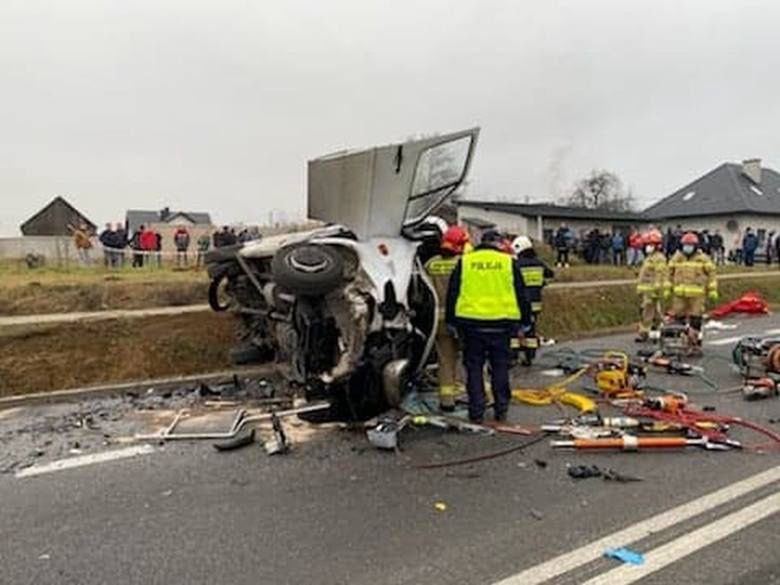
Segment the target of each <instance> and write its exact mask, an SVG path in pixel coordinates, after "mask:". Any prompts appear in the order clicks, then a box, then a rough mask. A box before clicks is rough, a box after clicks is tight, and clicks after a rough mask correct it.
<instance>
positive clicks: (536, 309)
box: [531, 301, 542, 313]
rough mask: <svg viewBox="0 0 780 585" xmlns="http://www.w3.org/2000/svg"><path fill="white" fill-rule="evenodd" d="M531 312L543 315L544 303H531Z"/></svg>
mask: <svg viewBox="0 0 780 585" xmlns="http://www.w3.org/2000/svg"><path fill="white" fill-rule="evenodd" d="M531 312H533V313H541V312H542V301H538V302H533V303H531Z"/></svg>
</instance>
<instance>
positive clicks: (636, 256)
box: [626, 228, 644, 266]
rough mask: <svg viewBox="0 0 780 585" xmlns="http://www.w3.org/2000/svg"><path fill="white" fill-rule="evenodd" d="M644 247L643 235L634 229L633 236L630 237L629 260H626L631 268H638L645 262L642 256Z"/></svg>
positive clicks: (632, 230)
mask: <svg viewBox="0 0 780 585" xmlns="http://www.w3.org/2000/svg"><path fill="white" fill-rule="evenodd" d="M643 245H644V240H643V238H642V234H640V233H639V230H637V229H636V228H632V229H631V234H629V236H628V258H627V259H626V260H627V264H628V265H629V266H638V265H640V264H641V263H642V261H643V260H644V257H643V256H644V255H643V254H642V246H643Z"/></svg>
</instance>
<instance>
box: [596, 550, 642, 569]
mask: <svg viewBox="0 0 780 585" xmlns="http://www.w3.org/2000/svg"><path fill="white" fill-rule="evenodd" d="M604 556H605V557H607V558H608V559H615V560H617V561H621V562H623V563H626V564H629V565H642V564H644V562H645V556H644V555H643V554H642V553H639V552H636V551H634V550H631V549H630V548H608V549H607V550H605V551H604Z"/></svg>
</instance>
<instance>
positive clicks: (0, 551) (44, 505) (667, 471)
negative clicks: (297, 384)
mask: <svg viewBox="0 0 780 585" xmlns="http://www.w3.org/2000/svg"><path fill="white" fill-rule="evenodd" d="M774 330H777V332H779V333H780V319H778V318H775V317H762V318H756V319H749V320H743V321H741V322H740V324H739V327H738V329H737V330H735V331H722V332H713V333H710V334H708V340H707V343H708V344H709V345H708V346H707V352H706V357H705V358H704V360H702V362H701V363H702V364H703V365H704V366H705V367H706V369H707V372H708V375H709V376H711V377H712V378H713V379H714V380H715V381H716V382H717V384H718V385H719V386H721V387H722V388H728V387H734V386H736V385H737V384H738V383H739V378H738V377H737V376H736V374H734V373H733V372H731V371H730V368H729V366H728V363H727V359H726V358H727V356H728V354H729V352H730V350H731V347H732V345H733V343H731V342H729V341H728V340H729V339H731V338H734V337H737V336H740V335H744V334H748V333H759V332H766V331H774ZM719 339H720V340H724V339H725V340H727V341H725V342H718V340H719ZM713 342H714V343H715V344H714V345H712V343H713ZM567 347H576V348H583V347H602V348H620V347H624V348H630V349H631V350H632V351H633V350H634V347H633V344H632V343H631V342H630V338H629V337H628V336H615V337H609V338H600V339H596V340H586V341H582V342H579V343H576V344H570V345H567ZM560 349H561V348H553V349H550V350H547V351H546V354H547V357H545V355H542V356H541V359H540V362H541V363H540V364H539V366H538V367H535V368H534V371H533V373H530V374H529V373H526V372H523V373H522V375H521V376H519V377H518V384H523V385H525V384H528V385H532V384H534V383H537V382H539V381H540V380H544V379H550V378H546V377H545V376H544V375H542V373H541V372H542V371H543V370H544V369H546V368H549V367H550V363H551V362H552V361H554V360H552V359H551V357H550V355H551V352H557V351H558V350H560ZM651 382H652V383H653V384H656V385H663V386H666V387H669V388H676V389H686V390H689V391H691V393H692V396H693V397H694V398H695V400H696V402H697V403H698V404H700V405H711V406H715V407H716V408H717V410H718V412H722V413H731V414H738V415H742V416H745V417H747V418H750V419H751V420H753V421H756V422H759V423H762V424H768V422H767V421H768V419H769V418H774V417H780V400H778V399H772V400H768V401H764V402H755V403H746V402H744V401H743V400H742V399H741V397H740V396H739V395H738V394H734V393H722V394H718V395H715V394H714V393H713V391H712V390H711V389H708V388H707V387H706V386H704V385H702V384H701V382H700V381H698V380H693V379H683V378H679V377H670V376H666V375H654V376H653V377H652V379H651ZM693 393H695V395H694V394H693ZM27 415H29V413H28V414H27ZM27 415H25V414H22V415H19V416H27ZM511 416H512V418H513V420H515V421H516V422H522V423H528V424H533V423H535V422H542V421H545V420H549V419H551V418H555V417H556V416H557V412H556V411H555V410H554V409H552V408H533V407H526V406H514V407H513V410H512V414H511ZM11 418H13V417H12V416H8V417H6V418H5V419H3V418H0V429H2V425H4V424H10V423H9V420H10V419H11ZM774 429H775V430H780V425H774ZM406 433H407V434H405V435H404V439H405V440H404V448H403V451H402V452H401V453H400V454H393V453H384V452H378V451H375V450H373V449H372V448H370V447H369V446H367V444H366V442H365V439H364V438H363V437H362V435H361V434H359V433H356V432H352V431H345V430H321V431H319V432H317V433H314V434H313V435H312V436H311V437H310V438H308V439H307V440H300V441H299V442H298V444H297V445H296V448H295V449H294V451H293V452H292V453H290V454H289V455H286V456H279V457H268V456H266V455H265V453H264V452H263V451H262V449H260V448H259V447H249V448H246V449H243V450H239V451H235V452H231V453H217V452H215V451H214V450H213V449H212V448H211V447H210V446H209V445H208V444H203V443H198V444H176V445H171V444H169V445H166V446H164V447H161V446H158V445H154V446H153V448H152V449H150V451H151V452H150V453H145V454H140V455H137V456H135V457H131V458H127V459H122V460H116V461H111V462H105V463H96V464H93V465H88V466H83V467H78V468H75V469H68V470H61V471H52V472H50V473H43V474H41V475H37V476H34V477H16V476H14V474H13V473H6V474H3V475H0V583H2V584H6V583H8V584H28V583H29V584H33V583H35V584H48V583H52V584H58V585H65V584H71V583H73V584H79V585H89V584H104V583H115V584H136V583H137V584H145V585H146V584H156V583H160V584H163V583H164V584H172V585H176V584H187V585H194V584H201V583H203V584H216V583H220V584H244V583H246V584H250V583H251V584H253V585H254V584H257V583H269V584H276V583H291V584H292V583H295V584H300V583H317V584H329V585H335V584H347V583H350V584H353V583H354V584H364V583H365V584H369V583H370V584H377V583H381V584H393V585H401V584H410V585H411V584H415V585H425V584H434V583H435V584H449V583H486V584H494V583H503V584H505V585H510V584H511V583H518V584H520V583H523V584H525V583H537V582H538V583H541V582H545V583H546V582H550V583H587V582H590V583H634V582H641V583H647V584H666V583H709V584H713V585H718V584H736V583H756V584H771V583H780V556H779V555H778V553H777V551H778V549H780V530H778V526H780V522H779V521H780V514H778V513H777V512H778V510H780V495H779V494H780V455H778V453H765V454H760V453H755V452H748V451H743V452H737V451H733V452H725V453H716V452H707V451H703V450H697V449H693V450H689V451H686V452H665V453H658V452H655V453H639V454H631V453H613V454H582V453H564V452H554V451H553V450H552V449H551V448H550V447H549V446H548V444H547V442H546V441H544V442H542V443H539V444H536V445H534V446H533V447H531V448H529V449H528V450H527V451H524V452H519V453H515V454H511V455H507V456H504V457H500V458H496V459H492V460H489V461H485V462H482V463H477V464H471V465H466V466H459V467H451V468H443V469H434V470H421V469H417V468H415V465H416V464H418V463H425V462H436V461H438V462H441V461H447V460H450V459H459V458H462V457H465V456H469V455H476V454H481V453H487V452H492V451H495V450H496V449H500V448H503V447H509V446H513V445H516V444H517V443H518V442H520V441H524V440H526V439H524V438H522V437H510V436H494V437H476V436H465V435H461V434H456V433H446V434H444V433H442V432H439V431H436V430H433V429H431V430H420V431H413V430H410V431H407V432H406ZM735 436H739V437H740V438H742V439H743V440H744V441H745V442H755V441H758V439H756V438H754V437H750V436H748V435H735ZM113 448H114V447H112V449H113ZM536 459H539V460H543V461H544V462H546V466H545V467H542V466H540V465H538V464H537V463H535V460H536ZM580 463H588V464H591V463H595V464H599V465H602V466H609V467H613V468H614V469H616V470H618V471H620V472H623V473H626V474H633V475H638V476H641V477H643V478H644V481H642V482H639V483H629V484H620V483H613V482H606V481H603V480H601V479H588V480H580V481H574V480H572V479H570V478H569V477H568V475H567V473H566V466H567V464H580ZM437 503H439V504H444V506H443V507H444V508H445V509H444V510H437V508H436V504H437ZM440 507H442V506H440ZM669 510H673V511H672V512H671V513H666V512H668V511H669ZM664 513H666V514H664ZM589 545H590V546H589ZM608 546H629V547H630V548H631V549H633V550H636V551H640V552H643V553H645V563H644V565H642V566H640V567H636V568H633V569H632V568H626V567H623V565H621V563H619V562H618V561H614V560H608V559H604V558H602V557H601V553H602V552H603V549H605V548H607V547H608ZM551 559H554V560H552V561H551ZM547 577H551V579H550V580H548V579H547Z"/></svg>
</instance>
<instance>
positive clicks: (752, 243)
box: [742, 227, 758, 266]
mask: <svg viewBox="0 0 780 585" xmlns="http://www.w3.org/2000/svg"><path fill="white" fill-rule="evenodd" d="M757 249H758V236H756V234H755V233H753V228H751V227H748V228H747V229H746V230H745V237H744V238H742V254H743V255H744V258H745V266H753V265H754V264H755V262H756V250H757Z"/></svg>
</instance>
